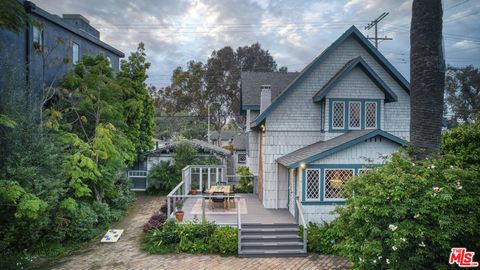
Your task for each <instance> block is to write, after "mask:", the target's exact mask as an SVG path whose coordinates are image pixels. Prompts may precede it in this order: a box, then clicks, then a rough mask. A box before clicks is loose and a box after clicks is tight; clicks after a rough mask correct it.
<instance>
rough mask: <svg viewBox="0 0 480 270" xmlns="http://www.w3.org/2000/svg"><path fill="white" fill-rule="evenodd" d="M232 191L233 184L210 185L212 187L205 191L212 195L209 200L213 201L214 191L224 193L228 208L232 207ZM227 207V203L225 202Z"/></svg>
mask: <svg viewBox="0 0 480 270" xmlns="http://www.w3.org/2000/svg"><path fill="white" fill-rule="evenodd" d="M230 191H231V186H210V189H208V190H205V193H207V194H209V195H210V197H209V199H208V201H209V202H212V197H211V196H212V195H213V194H214V193H223V194H225V196H226V197H227V208H230ZM223 207H224V208H225V203H224V204H223Z"/></svg>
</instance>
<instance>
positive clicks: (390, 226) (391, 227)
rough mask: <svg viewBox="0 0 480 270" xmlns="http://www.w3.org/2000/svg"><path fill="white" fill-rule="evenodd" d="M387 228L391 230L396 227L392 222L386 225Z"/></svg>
mask: <svg viewBox="0 0 480 270" xmlns="http://www.w3.org/2000/svg"><path fill="white" fill-rule="evenodd" d="M388 228H389V229H390V230H392V231H395V230H396V229H397V228H398V227H397V226H395V225H393V224H390V225H388Z"/></svg>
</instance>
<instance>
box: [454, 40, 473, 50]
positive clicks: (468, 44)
mask: <svg viewBox="0 0 480 270" xmlns="http://www.w3.org/2000/svg"><path fill="white" fill-rule="evenodd" d="M475 46H478V43H475V42H473V41H471V40H462V41H459V42H455V44H453V45H452V47H453V48H456V49H470V48H473V47H475Z"/></svg>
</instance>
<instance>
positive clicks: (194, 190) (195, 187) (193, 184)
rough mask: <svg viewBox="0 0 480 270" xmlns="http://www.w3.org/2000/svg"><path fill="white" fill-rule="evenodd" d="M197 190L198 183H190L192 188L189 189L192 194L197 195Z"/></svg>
mask: <svg viewBox="0 0 480 270" xmlns="http://www.w3.org/2000/svg"><path fill="white" fill-rule="evenodd" d="M197 191H198V184H197V183H192V190H191V191H190V192H191V194H192V195H197Z"/></svg>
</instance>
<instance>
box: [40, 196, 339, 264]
mask: <svg viewBox="0 0 480 270" xmlns="http://www.w3.org/2000/svg"><path fill="white" fill-rule="evenodd" d="M163 200H164V198H162V197H153V196H146V195H142V194H138V196H137V200H136V202H135V205H134V207H133V209H132V210H131V212H130V213H129V214H128V215H127V216H126V217H125V218H124V219H122V220H121V221H120V222H118V223H117V224H116V225H115V226H113V228H115V229H124V230H125V231H124V233H123V235H122V237H121V238H120V240H119V241H118V242H117V243H112V244H102V243H100V242H97V243H93V244H91V245H89V246H87V247H85V248H83V249H81V250H79V251H76V252H73V253H72V254H71V255H69V256H67V257H64V258H62V259H60V260H58V261H55V262H53V263H51V264H50V265H49V266H47V267H45V269H82V270H83V269H88V270H90V269H91V270H94V269H95V270H96V269H142V270H143V269H195V270H202V269H205V270H207V269H208V270H211V269H228V270H235V269H255V270H262V269H265V270H266V269H272V270H273V269H274V270H283V269H285V270H286V269H291V270H293V269H348V265H349V262H348V261H347V260H345V259H343V258H340V257H335V256H324V255H316V254H312V255H309V256H308V257H304V258H237V257H220V256H218V255H190V254H172V255H152V254H148V253H146V252H144V251H142V250H141V243H140V236H141V233H142V226H143V224H144V223H145V222H146V221H147V220H148V218H149V217H150V216H151V215H152V213H153V212H154V211H155V210H157V209H158V208H159V207H160V205H161V204H162V202H163Z"/></svg>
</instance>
